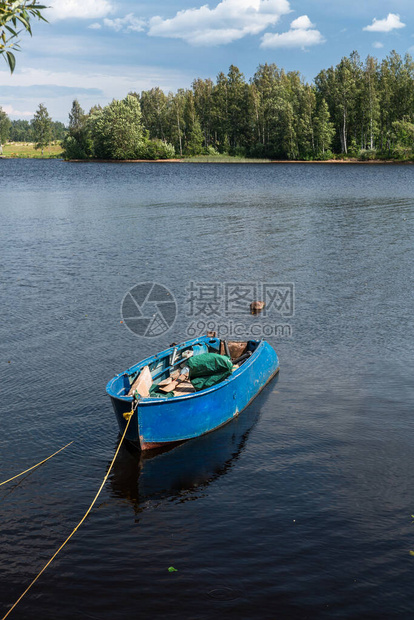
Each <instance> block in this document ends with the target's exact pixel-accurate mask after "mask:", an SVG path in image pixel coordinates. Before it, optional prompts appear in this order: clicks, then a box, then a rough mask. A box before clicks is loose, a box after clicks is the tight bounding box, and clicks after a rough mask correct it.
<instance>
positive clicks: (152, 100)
mask: <svg viewBox="0 0 414 620" xmlns="http://www.w3.org/2000/svg"><path fill="white" fill-rule="evenodd" d="M25 123H27V121H13V123H12V130H11V134H10V136H17V132H22V133H21V134H19V135H22V134H23V133H24V131H27V132H28V131H29V130H30V131H32V132H33V129H34V125H33V121H32V122H31V123H30V125H29V124H28V123H27V125H25ZM55 125H56V123H55ZM58 129H59V128H56V131H57V130H58ZM60 129H61V130H62V132H63V131H64V127H63V126H62V127H61V128H60ZM13 132H15V133H13ZM26 135H27V134H26ZM15 139H17V137H15ZM25 139H26V138H25ZM32 139H34V140H36V138H34V137H33V134H32ZM62 144H63V149H64V154H65V156H66V157H67V158H69V159H87V158H98V159H156V158H171V157H174V156H179V157H181V156H194V155H200V154H206V155H212V156H214V155H216V154H229V155H236V156H248V157H261V158H275V159H306V160H311V159H329V158H331V157H335V156H339V157H344V156H345V157H346V156H350V157H359V158H362V159H373V158H376V157H379V158H388V157H392V158H399V159H408V158H413V149H414V61H413V59H412V57H411V56H410V55H409V54H407V55H406V56H405V57H404V58H402V57H401V56H400V55H399V54H397V53H396V52H391V54H390V55H389V56H387V57H386V58H385V59H384V60H382V61H381V62H379V61H378V60H376V59H375V58H373V57H372V56H368V57H367V58H366V60H365V61H362V60H361V59H360V57H359V55H358V53H357V52H353V53H352V54H351V55H350V56H349V57H344V58H342V60H341V61H340V63H339V64H337V65H336V66H335V67H331V68H329V69H326V70H325V69H324V70H322V71H321V72H320V73H319V74H318V75H317V76H316V78H315V80H314V82H313V84H309V83H307V82H306V81H305V80H304V79H303V78H302V77H301V76H300V74H299V73H298V72H297V71H290V72H285V71H284V70H283V69H279V68H278V67H277V66H276V65H275V64H264V65H260V66H259V67H258V68H257V70H256V72H255V74H254V76H253V77H252V78H251V79H250V80H248V81H247V80H246V79H245V77H244V75H243V73H241V72H240V70H239V69H238V68H237V67H236V66H234V65H231V66H230V68H229V71H228V72H227V74H225V73H220V74H219V75H218V76H217V79H216V81H215V82H213V81H212V80H211V79H196V80H194V82H193V84H192V86H191V88H189V89H179V90H178V91H177V92H176V93H168V94H166V93H164V92H163V91H162V90H161V89H160V88H158V87H157V88H152V89H151V90H147V91H143V92H142V93H140V94H139V93H135V92H131V93H130V94H129V95H128V96H127V97H126V98H125V99H123V100H122V101H117V100H114V101H112V102H111V103H110V104H109V105H107V106H105V107H103V108H102V107H101V106H95V107H94V108H92V109H91V110H90V111H89V113H85V112H84V110H82V108H81V107H80V105H79V103H78V101H74V102H73V105H72V109H71V112H70V114H69V127H68V133H67V135H66V137H65V138H64V140H63V143H62Z"/></svg>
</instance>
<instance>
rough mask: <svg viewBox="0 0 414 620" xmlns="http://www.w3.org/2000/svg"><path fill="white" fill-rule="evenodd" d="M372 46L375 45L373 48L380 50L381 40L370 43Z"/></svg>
mask: <svg viewBox="0 0 414 620" xmlns="http://www.w3.org/2000/svg"><path fill="white" fill-rule="evenodd" d="M372 47H375V49H377V50H380V49H381V48H382V47H384V43H381V41H374V43H373V44H372Z"/></svg>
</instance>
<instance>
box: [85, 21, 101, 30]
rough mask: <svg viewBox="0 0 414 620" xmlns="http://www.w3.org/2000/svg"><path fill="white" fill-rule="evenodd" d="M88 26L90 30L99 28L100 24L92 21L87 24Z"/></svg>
mask: <svg viewBox="0 0 414 620" xmlns="http://www.w3.org/2000/svg"><path fill="white" fill-rule="evenodd" d="M88 28H90V29H91V30H100V29H101V28H102V26H101V24H100V23H99V22H94V23H93V24H91V25H90V26H88Z"/></svg>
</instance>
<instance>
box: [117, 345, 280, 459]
mask: <svg viewBox="0 0 414 620" xmlns="http://www.w3.org/2000/svg"><path fill="white" fill-rule="evenodd" d="M233 344H238V345H241V346H242V347H243V348H244V351H245V352H246V353H247V354H250V356H249V357H247V359H245V360H244V361H243V362H242V363H241V364H240V366H239V367H236V368H235V369H234V370H233V372H232V373H231V375H230V376H229V377H228V378H227V379H225V380H224V381H221V382H220V383H217V384H216V385H213V386H212V387H208V388H207V389H203V390H200V391H198V392H193V393H184V394H180V393H179V392H176V393H174V396H173V397H172V398H167V397H166V396H164V397H163V396H161V397H160V395H159V394H158V395H157V397H154V396H153V395H150V396H147V397H144V398H138V401H137V402H135V400H134V398H135V397H134V396H130V395H129V392H130V390H131V386H132V385H133V383H134V382H135V380H136V379H137V377H138V376H139V375H140V373H141V371H142V370H143V369H144V368H145V367H146V366H148V368H149V371H150V373H151V380H152V382H153V384H158V383H160V382H161V381H163V380H164V379H166V378H168V377H169V376H170V374H171V372H172V371H174V370H176V369H178V368H181V367H182V366H183V364H185V362H186V360H187V357H186V356H187V355H188V353H189V352H191V355H197V354H199V353H203V352H210V353H219V352H220V347H221V346H222V342H221V341H220V339H219V338H210V337H209V336H201V337H199V338H194V339H193V340H188V341H186V342H183V343H181V344H180V345H173V346H170V347H169V348H168V349H166V350H165V351H162V352H161V353H158V354H157V355H153V356H151V357H148V358H147V359H145V360H143V361H142V362H139V363H138V364H135V365H134V366H131V368H128V369H127V370H125V371H124V372H122V373H120V374H119V375H116V376H115V377H114V378H113V379H111V380H110V381H109V383H108V385H107V386H106V391H107V393H108V394H109V396H110V398H111V401H112V405H113V408H114V411H115V415H116V419H117V422H118V426H119V431H120V433H123V432H124V430H125V426H126V423H127V422H126V419H125V418H124V414H126V413H128V412H130V411H131V410H132V409H133V408H134V405H136V407H135V410H134V414H133V416H132V419H131V421H130V424H129V428H128V431H127V434H126V439H128V440H129V441H131V442H133V443H135V444H137V445H139V447H140V448H141V450H150V449H154V448H160V447H164V446H168V445H169V444H174V443H177V442H181V441H185V440H187V439H193V438H195V437H200V436H201V435H204V434H206V433H209V432H210V431H213V430H215V429H216V428H219V427H220V426H223V424H226V423H227V422H229V421H230V420H232V419H233V418H235V417H236V416H238V415H239V413H241V412H242V411H243V409H245V408H246V407H247V406H248V405H249V404H250V403H251V401H252V400H253V399H254V398H255V397H256V396H257V395H258V393H259V392H260V391H261V390H262V389H263V388H264V387H265V385H266V384H267V383H268V382H269V381H270V380H271V378H272V377H273V376H274V375H275V374H276V373H277V372H278V370H279V360H278V357H277V354H276V352H275V350H274V349H273V348H272V347H271V346H270V345H269V344H268V343H267V342H266V341H264V340H249V341H246V342H244V343H233ZM239 350H240V347H239Z"/></svg>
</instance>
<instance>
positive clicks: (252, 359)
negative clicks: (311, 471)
mask: <svg viewBox="0 0 414 620" xmlns="http://www.w3.org/2000/svg"><path fill="white" fill-rule="evenodd" d="M208 340H211V338H209V337H208V336H202V337H200V338H195V339H193V340H187V341H186V342H183V343H182V344H180V345H179V346H180V349H181V348H185V347H186V346H187V344H197V343H198V342H202V343H205V342H206V341H208ZM248 342H258V345H257V347H256V349H255V350H254V351H253V353H252V355H251V356H250V357H249V358H248V359H247V360H246V361H245V362H243V364H242V365H241V366H240V367H239V368H237V369H236V370H235V371H234V372H232V374H231V375H230V376H229V377H227V379H224V381H220V383H216V385H213V386H211V387H209V388H206V389H204V390H199V391H198V392H192V393H190V394H182V395H181V396H174V398H173V399H171V398H156V397H152V398H148V397H147V398H140V399H139V401H138V403H139V406H140V407H141V406H148V405H153V404H158V405H164V404H172V402H182V401H186V400H188V399H190V398H196V397H198V396H205V395H207V394H210V393H212V392H215V391H217V390H219V389H221V388H223V387H225V386H226V385H228V384H229V383H230V382H231V381H234V380H236V379H238V378H239V377H240V376H241V375H242V374H243V373H244V372H245V371H246V370H247V369H248V368H249V367H250V366H251V365H252V364H253V363H254V362H255V361H256V358H257V357H258V355H259V353H260V351H261V350H262V349H263V348H264V345H265V344H266V341H265V340H256V341H255V340H251V341H248ZM174 348H175V347H168V349H165V350H164V351H161V353H157V354H156V355H152V356H150V357H147V358H146V359H145V360H143V361H142V362H138V363H137V364H134V365H133V366H131V367H130V369H134V368H136V369H137V370H138V369H139V368H140V367H142V368H143V367H144V366H146V365H147V364H148V363H150V362H151V361H155V360H156V359H158V358H160V357H164V356H161V354H164V353H166V352H167V351H169V350H171V351H172V350H174ZM130 369H129V368H128V369H127V370H125V371H124V372H121V373H119V374H118V375H115V377H113V378H112V379H111V380H110V381H109V382H108V384H107V386H106V392H107V394H109V396H111V398H116V399H117V400H119V401H121V402H125V403H130V402H133V400H134V397H133V396H120V395H119V394H114V392H112V391H110V386H111V385H112V383H113V381H115V379H117V378H118V377H120V376H122V375H125V374H128V370H130ZM277 370H279V367H278V368H277ZM277 370H276V371H275V373H276V372H277Z"/></svg>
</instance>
